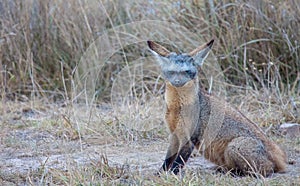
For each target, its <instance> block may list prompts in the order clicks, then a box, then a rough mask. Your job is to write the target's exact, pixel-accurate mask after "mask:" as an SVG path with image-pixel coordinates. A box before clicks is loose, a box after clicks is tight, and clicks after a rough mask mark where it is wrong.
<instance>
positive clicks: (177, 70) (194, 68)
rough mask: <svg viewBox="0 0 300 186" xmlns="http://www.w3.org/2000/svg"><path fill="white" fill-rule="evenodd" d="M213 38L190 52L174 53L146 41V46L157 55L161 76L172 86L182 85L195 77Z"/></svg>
mask: <svg viewBox="0 0 300 186" xmlns="http://www.w3.org/2000/svg"><path fill="white" fill-rule="evenodd" d="M213 43H214V40H211V41H210V42H208V43H206V44H204V45H202V46H200V47H198V48H196V49H195V50H193V51H192V52H190V53H182V54H176V53H175V52H170V51H169V50H167V49H166V48H165V47H163V46H161V45H159V44H158V43H155V42H153V41H148V46H149V48H150V49H151V51H152V53H154V55H155V56H156V57H157V61H158V62H159V65H160V66H161V69H162V73H163V76H164V78H165V80H166V81H169V82H170V83H171V85H172V86H174V87H182V86H184V85H185V84H186V83H187V82H189V81H191V80H194V79H195V78H196V77H197V73H198V67H199V66H201V65H202V64H203V61H204V60H205V58H206V57H207V55H208V53H209V51H210V49H211V47H212V45H213Z"/></svg>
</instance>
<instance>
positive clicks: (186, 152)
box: [171, 141, 194, 175]
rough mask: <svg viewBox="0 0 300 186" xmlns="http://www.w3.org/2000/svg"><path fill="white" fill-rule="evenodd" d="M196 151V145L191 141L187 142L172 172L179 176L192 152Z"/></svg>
mask: <svg viewBox="0 0 300 186" xmlns="http://www.w3.org/2000/svg"><path fill="white" fill-rule="evenodd" d="M193 149H194V145H193V143H192V142H191V141H188V142H186V143H185V144H184V145H183V146H182V147H181V148H180V151H179V153H178V155H177V157H176V159H175V161H174V162H173V165H172V168H171V170H172V171H173V173H174V174H176V175H177V174H178V172H179V171H180V169H182V168H183V167H184V165H185V163H186V162H187V160H188V159H189V157H190V156H191V154H192V152H193Z"/></svg>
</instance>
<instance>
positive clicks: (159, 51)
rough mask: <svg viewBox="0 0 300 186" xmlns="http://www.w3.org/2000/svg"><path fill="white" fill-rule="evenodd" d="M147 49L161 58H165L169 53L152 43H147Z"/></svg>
mask: <svg viewBox="0 0 300 186" xmlns="http://www.w3.org/2000/svg"><path fill="white" fill-rule="evenodd" d="M147 43H148V46H149V48H150V49H151V50H152V52H155V53H156V54H158V55H159V56H161V57H167V56H168V55H169V54H170V51H169V50H167V49H166V48H165V47H163V46H161V45H160V44H158V43H155V42H154V41H147Z"/></svg>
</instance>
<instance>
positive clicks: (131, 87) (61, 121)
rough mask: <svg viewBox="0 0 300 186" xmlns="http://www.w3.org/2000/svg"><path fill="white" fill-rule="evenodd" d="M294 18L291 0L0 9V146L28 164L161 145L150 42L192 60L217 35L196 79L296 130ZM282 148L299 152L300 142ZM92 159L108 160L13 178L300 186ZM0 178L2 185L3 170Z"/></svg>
mask: <svg viewBox="0 0 300 186" xmlns="http://www.w3.org/2000/svg"><path fill="white" fill-rule="evenodd" d="M299 15H300V4H299V3H298V2H297V1H296V0H287V1H272V2H271V1H267V0H261V1H258V0H257V1H251V2H248V1H237V0H226V1H222V2H219V1H213V0H209V1H206V2H205V1H202V0H193V1H190V2H186V1H176V2H174V1H163V2H160V1H152V0H149V1H142V0H139V1H121V0H120V1H117V0H116V1H110V0H97V1H87V0H79V1H63V0H49V1H42V0H38V1H35V0H24V1H17V0H4V1H1V2H0V63H1V65H0V72H1V73H0V83H1V85H0V86H1V88H0V95H1V101H2V103H1V107H0V113H1V114H0V126H1V128H2V132H1V133H0V139H1V141H0V145H1V147H3V148H5V149H13V150H16V149H17V150H16V151H17V152H18V153H21V152H23V151H24V152H23V153H25V155H28V153H29V152H30V151H32V150H34V153H33V154H31V155H30V156H32V157H41V156H43V157H47V156H48V157H51V156H52V155H53V154H69V153H73V152H76V151H80V152H85V150H86V149H85V148H87V146H88V145H90V146H92V147H95V148H99V146H101V148H102V146H105V145H107V144H114V145H113V146H114V147H116V149H117V147H119V148H120V147H121V146H126V145H129V146H130V145H132V144H136V143H137V144H138V145H137V146H136V147H134V148H133V150H136V151H140V150H143V146H144V145H145V144H147V143H149V144H156V142H157V141H158V142H159V143H158V144H156V145H161V144H160V142H161V143H164V142H166V139H167V134H168V132H167V131H166V129H165V127H163V126H164V123H163V120H162V110H163V105H162V102H163V96H162V94H163V92H164V85H163V80H162V78H161V76H160V73H159V71H158V70H157V68H156V67H155V64H154V65H153V64H152V62H153V58H151V55H150V53H149V51H148V50H147V46H146V42H145V41H146V40H148V39H152V40H156V41H158V42H162V43H164V45H167V46H168V47H169V48H171V49H174V50H176V51H181V52H182V51H184V52H187V51H189V50H191V49H192V48H193V47H196V46H197V45H199V44H202V42H204V41H207V40H209V39H210V38H215V39H216V42H215V45H214V47H213V55H211V56H210V59H209V61H208V62H207V63H206V64H205V67H204V69H203V72H202V73H201V77H202V79H203V83H204V86H205V88H209V85H210V83H211V82H213V84H212V87H213V93H215V94H216V95H218V96H219V97H221V98H222V99H227V101H229V102H230V103H232V104H233V105H235V106H236V107H238V108H239V109H240V110H242V111H243V112H244V113H246V115H247V116H249V117H250V118H251V119H252V120H254V121H255V122H257V123H259V124H260V125H261V126H268V127H269V126H272V125H273V126H276V125H278V124H280V123H283V122H298V123H300V113H299V108H300V99H299V97H300V63H299V61H300V52H299V51H300V49H299V46H300V32H299V31H298V30H300V17H299ZM159 21H161V22H160V23H159ZM214 58H215V59H217V60H214ZM211 74H212V75H211ZM209 75H211V76H209ZM210 78H211V79H210ZM103 102H106V103H107V102H110V103H112V104H111V105H108V106H107V105H106V104H103ZM99 103H100V104H99ZM31 116H32V117H33V119H32V118H31ZM36 116H39V118H38V119H37V118H35V117H36ZM41 131H43V132H41ZM26 135H28V136H31V137H32V139H31V138H30V137H28V138H26V137H24V136H26ZM275 140H277V141H278V142H279V143H287V144H288V145H289V146H291V147H290V149H293V150H294V151H295V152H298V153H299V148H298V149H297V145H298V144H299V141H297V140H296V141H292V142H282V141H284V139H282V138H281V137H278V138H275ZM116 144H119V146H118V145H116ZM73 145H74V146H73ZM161 148H162V149H163V148H164V146H163V145H161ZM87 149H90V148H87ZM112 149H113V148H112ZM123 150H124V149H123ZM125 150H126V149H125ZM148 150H149V151H150V152H152V151H153V150H152V149H148ZM149 151H146V152H145V153H150V152H149ZM7 152H8V151H7ZM100 152H101V153H100ZM104 152H106V151H104ZM158 152H162V153H164V150H162V151H159V150H158ZM97 153H100V154H101V155H100V154H98V156H96V155H95V156H96V157H97V158H92V160H93V161H89V162H92V163H90V164H88V166H87V165H86V164H84V165H77V164H76V163H75V164H73V163H71V162H73V159H74V158H70V157H69V158H66V162H69V161H70V162H69V164H68V166H66V169H61V168H53V167H52V168H51V169H48V168H47V166H44V165H47V162H46V160H45V161H42V163H41V166H40V167H39V169H38V170H34V171H32V172H30V171H29V172H28V174H27V172H26V174H25V175H22V176H20V179H17V180H15V181H13V180H14V179H13V178H12V179H11V180H10V181H12V182H15V183H18V182H24V181H25V182H27V183H28V184H33V185H34V184H59V185H89V184H90V185H108V184H114V185H119V184H121V185H123V184H125V185H126V184H134V185H178V184H181V185H199V183H200V184H201V183H202V184H203V185H208V184H210V185H219V184H221V185H241V184H259V185H260V184H261V185H264V184H266V185H272V184H286V182H288V184H290V185H293V184H295V185H296V184H297V183H299V178H298V180H296V179H289V175H285V176H278V177H275V178H267V179H258V180H257V179H254V178H251V177H245V178H234V177H231V176H228V175H226V174H225V175H224V174H213V173H212V172H210V171H206V170H199V169H196V170H195V169H193V170H191V171H189V170H187V171H186V175H185V177H184V178H178V177H174V176H170V175H168V176H163V177H161V178H157V177H153V176H152V173H153V172H154V170H152V169H153V167H155V169H156V168H157V167H158V166H159V165H156V164H155V165H153V166H152V167H150V168H149V167H146V168H144V169H142V171H141V169H140V168H139V167H135V168H132V167H131V168H128V167H126V166H125V167H124V166H123V165H120V164H114V163H111V162H110V158H111V157H107V156H108V155H109V154H107V156H106V155H105V154H104V155H102V151H101V150H99V151H97ZM97 153H96V154H97ZM110 153H116V154H120V151H117V150H116V151H112V152H110ZM298 153H296V155H298ZM29 154H30V153H29ZM5 155H7V154H5ZM16 156H19V155H16ZM20 156H23V155H20ZM8 157H9V156H8ZM75 159H76V158H75ZM43 160H44V159H43ZM49 161H50V160H49ZM159 161H160V160H159ZM160 163H161V162H159V164H160ZM2 173H3V172H1V171H0V178H1V179H2V181H3V180H5V179H3V175H5V174H6V173H5V174H4V173H3V174H2ZM1 179H0V180H1Z"/></svg>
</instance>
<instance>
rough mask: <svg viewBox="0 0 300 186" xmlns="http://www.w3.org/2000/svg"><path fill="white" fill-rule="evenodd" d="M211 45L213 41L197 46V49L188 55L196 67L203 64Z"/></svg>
mask: <svg viewBox="0 0 300 186" xmlns="http://www.w3.org/2000/svg"><path fill="white" fill-rule="evenodd" d="M213 43H214V40H213V39H212V40H211V41H210V42H208V43H206V44H204V45H201V46H199V47H198V48H196V49H195V50H193V51H192V52H190V53H189V55H190V56H191V57H193V58H194V60H195V63H196V64H197V65H199V66H201V65H202V64H203V62H204V60H205V59H206V57H207V56H208V54H209V51H210V49H211V47H212V45H213Z"/></svg>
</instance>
